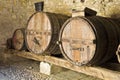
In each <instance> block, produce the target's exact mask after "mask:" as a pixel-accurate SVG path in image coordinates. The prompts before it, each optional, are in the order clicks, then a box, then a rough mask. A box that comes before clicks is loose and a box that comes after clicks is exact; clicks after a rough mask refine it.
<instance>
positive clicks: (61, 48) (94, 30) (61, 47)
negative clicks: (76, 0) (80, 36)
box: [58, 16, 97, 66]
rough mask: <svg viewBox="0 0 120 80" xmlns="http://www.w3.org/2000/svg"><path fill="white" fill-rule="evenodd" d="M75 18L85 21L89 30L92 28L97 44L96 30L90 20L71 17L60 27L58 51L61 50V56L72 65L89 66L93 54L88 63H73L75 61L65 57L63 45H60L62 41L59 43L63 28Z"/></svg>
mask: <svg viewBox="0 0 120 80" xmlns="http://www.w3.org/2000/svg"><path fill="white" fill-rule="evenodd" d="M75 18H81V19H83V20H85V21H87V22H88V23H89V25H90V26H91V28H92V30H93V32H94V35H95V39H96V43H97V33H96V29H95V27H94V25H93V24H92V22H90V20H88V19H87V17H81V16H76V17H72V18H70V19H68V20H67V21H66V22H65V23H64V24H63V26H62V27H61V30H60V33H59V39H58V40H59V42H60V43H59V47H60V50H61V52H62V54H63V56H64V57H65V58H66V59H67V60H68V61H70V62H71V63H72V64H75V65H78V66H82V65H90V62H91V61H92V59H93V58H94V57H95V54H94V56H93V57H92V59H91V60H90V61H89V62H87V63H83V64H82V63H80V62H75V61H73V60H72V59H70V58H69V57H68V56H67V55H66V53H65V51H64V49H63V45H62V41H61V39H62V33H63V31H64V28H65V26H66V25H67V24H68V23H69V22H70V21H71V20H72V19H75ZM96 51H97V44H96V47H95V53H96Z"/></svg>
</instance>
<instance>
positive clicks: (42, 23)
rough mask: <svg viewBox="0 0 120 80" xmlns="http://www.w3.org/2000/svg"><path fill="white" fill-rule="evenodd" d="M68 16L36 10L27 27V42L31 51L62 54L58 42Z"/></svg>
mask: <svg viewBox="0 0 120 80" xmlns="http://www.w3.org/2000/svg"><path fill="white" fill-rule="evenodd" d="M68 18H69V17H68V16H65V15H60V14H55V13H48V12H36V13H35V14H33V15H32V16H31V17H30V19H29V21H28V25H27V28H26V44H27V48H28V49H29V51H31V52H33V53H36V54H49V55H51V54H55V55H56V54H60V53H61V52H60V49H59V46H58V45H57V44H56V41H57V40H58V38H59V37H58V34H59V32H60V29H61V26H62V25H63V23H64V22H65V21H66V20H67V19H68Z"/></svg>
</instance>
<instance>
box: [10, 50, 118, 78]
mask: <svg viewBox="0 0 120 80" xmlns="http://www.w3.org/2000/svg"><path fill="white" fill-rule="evenodd" d="M10 52H11V53H12V54H13V55H17V56H21V57H24V58H28V59H33V60H36V61H45V62H48V63H51V64H54V65H58V66H60V67H64V68H67V69H71V70H73V71H77V72H81V73H84V74H87V75H91V76H95V77H98V78H101V79H104V80H120V72H118V71H112V70H109V69H105V68H101V67H88V66H76V65H73V64H71V63H70V62H68V61H67V60H65V59H63V58H62V59H61V58H56V57H53V56H42V55H37V54H34V53H30V52H25V51H15V50H11V51H9V53H10Z"/></svg>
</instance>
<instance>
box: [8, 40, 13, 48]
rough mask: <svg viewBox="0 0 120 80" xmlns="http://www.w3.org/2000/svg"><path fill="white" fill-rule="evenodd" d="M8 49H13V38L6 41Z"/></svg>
mask: <svg viewBox="0 0 120 80" xmlns="http://www.w3.org/2000/svg"><path fill="white" fill-rule="evenodd" d="M6 47H7V49H13V44H12V38H8V39H7V41H6Z"/></svg>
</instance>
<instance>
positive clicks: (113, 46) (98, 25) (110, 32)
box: [59, 16, 120, 66]
mask: <svg viewBox="0 0 120 80" xmlns="http://www.w3.org/2000/svg"><path fill="white" fill-rule="evenodd" d="M116 20H117V19H116ZM119 43H120V23H116V22H115V20H114V19H110V18H104V17H99V16H91V17H74V18H70V19H68V20H67V21H66V22H65V23H64V25H63V26H62V28H61V31H60V35H59V46H60V49H61V51H62V54H63V55H64V56H65V58H66V59H68V60H69V61H70V62H72V63H73V64H75V65H79V66H81V65H101V64H102V63H105V62H106V61H108V60H109V59H111V58H112V57H114V56H115V52H116V50H117V47H118V44H119Z"/></svg>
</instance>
